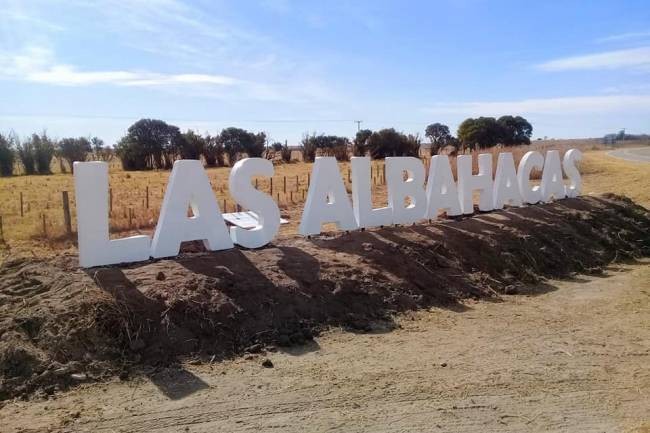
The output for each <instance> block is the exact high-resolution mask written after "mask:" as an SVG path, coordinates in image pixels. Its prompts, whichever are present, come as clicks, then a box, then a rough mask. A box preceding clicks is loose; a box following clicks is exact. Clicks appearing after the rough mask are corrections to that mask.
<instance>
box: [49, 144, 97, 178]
mask: <svg viewBox="0 0 650 433" xmlns="http://www.w3.org/2000/svg"><path fill="white" fill-rule="evenodd" d="M56 149H57V154H58V156H59V157H60V158H62V159H63V160H65V161H67V162H68V165H69V166H70V169H71V170H73V171H74V162H75V161H85V160H86V157H87V156H88V154H89V153H90V152H91V151H92V147H91V146H90V140H88V139H87V138H85V137H79V138H63V139H61V140H59V142H58V143H57V146H56ZM62 171H63V170H62Z"/></svg>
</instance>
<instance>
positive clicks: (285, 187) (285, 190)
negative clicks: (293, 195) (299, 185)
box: [284, 176, 287, 194]
mask: <svg viewBox="0 0 650 433" xmlns="http://www.w3.org/2000/svg"><path fill="white" fill-rule="evenodd" d="M284 193H285V194H286V193H287V177H286V176H284Z"/></svg>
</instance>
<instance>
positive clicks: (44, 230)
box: [41, 213, 47, 238]
mask: <svg viewBox="0 0 650 433" xmlns="http://www.w3.org/2000/svg"><path fill="white" fill-rule="evenodd" d="M41 217H42V218H43V237H44V238H47V224H46V223H45V213H42V214H41Z"/></svg>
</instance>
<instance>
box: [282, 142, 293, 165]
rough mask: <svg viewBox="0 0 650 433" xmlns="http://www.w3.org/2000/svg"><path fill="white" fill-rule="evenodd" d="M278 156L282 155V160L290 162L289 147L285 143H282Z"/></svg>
mask: <svg viewBox="0 0 650 433" xmlns="http://www.w3.org/2000/svg"><path fill="white" fill-rule="evenodd" d="M280 156H281V157H282V161H284V162H291V149H290V148H289V146H288V145H287V143H284V145H283V146H282V149H280Z"/></svg>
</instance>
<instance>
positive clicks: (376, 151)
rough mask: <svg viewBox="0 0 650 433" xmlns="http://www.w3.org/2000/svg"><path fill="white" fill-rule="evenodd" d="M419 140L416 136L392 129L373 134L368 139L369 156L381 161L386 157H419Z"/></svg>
mask: <svg viewBox="0 0 650 433" xmlns="http://www.w3.org/2000/svg"><path fill="white" fill-rule="evenodd" d="M420 145H421V140H420V137H419V136H417V135H405V134H402V133H401V132H397V131H395V129H393V128H387V129H382V130H379V131H376V132H373V133H372V135H371V136H370V138H369V139H368V148H369V150H370V156H372V158H373V159H383V158H386V157H388V156H414V157H419V156H420Z"/></svg>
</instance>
